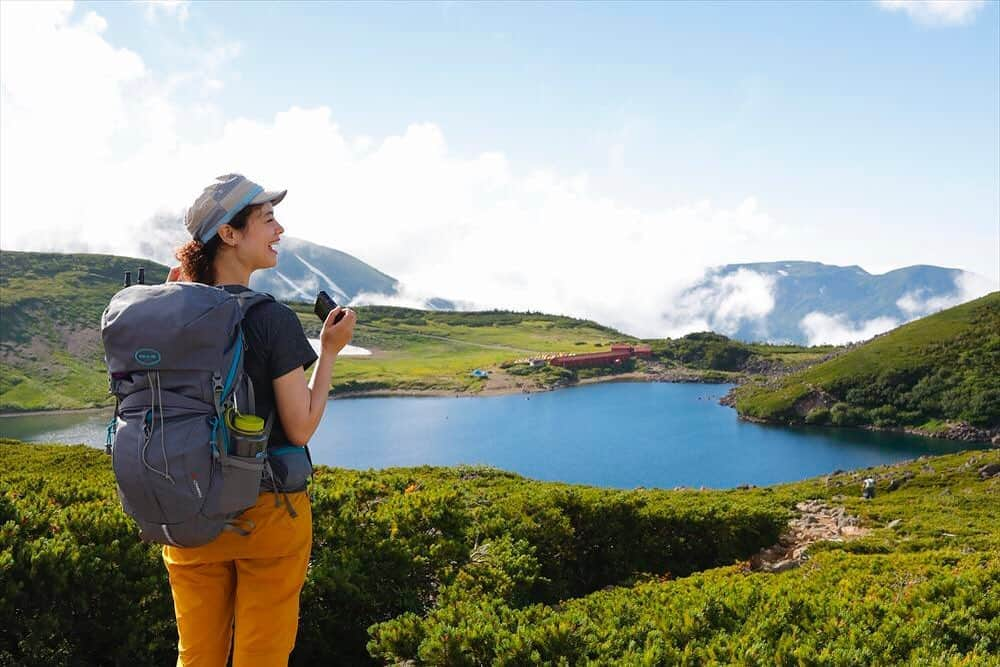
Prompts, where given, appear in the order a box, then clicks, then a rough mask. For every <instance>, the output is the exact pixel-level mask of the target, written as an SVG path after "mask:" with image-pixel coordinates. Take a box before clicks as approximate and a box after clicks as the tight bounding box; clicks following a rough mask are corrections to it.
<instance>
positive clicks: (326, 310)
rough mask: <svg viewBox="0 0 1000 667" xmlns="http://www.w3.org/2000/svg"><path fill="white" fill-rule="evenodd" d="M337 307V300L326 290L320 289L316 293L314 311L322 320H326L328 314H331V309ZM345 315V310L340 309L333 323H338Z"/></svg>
mask: <svg viewBox="0 0 1000 667" xmlns="http://www.w3.org/2000/svg"><path fill="white" fill-rule="evenodd" d="M336 307H337V302H336V301H334V300H333V297H331V296H330V295H329V294H327V293H326V292H323V291H320V293H319V294H317V295H316V304H315V305H314V306H313V312H314V313H316V317H318V318H319V319H320V321H322V322H326V316H327V315H329V314H330V311H331V310H333V309H334V308H336ZM342 317H344V311H340V312H339V313H338V314H337V317H335V318H334V319H333V323H334V324H336V323H337V322H339V321H340V320H341V318H342Z"/></svg>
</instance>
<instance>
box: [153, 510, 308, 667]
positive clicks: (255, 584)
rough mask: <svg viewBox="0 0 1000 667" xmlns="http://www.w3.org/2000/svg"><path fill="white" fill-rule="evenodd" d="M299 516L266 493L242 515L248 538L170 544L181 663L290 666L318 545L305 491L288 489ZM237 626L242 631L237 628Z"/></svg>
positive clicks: (185, 666)
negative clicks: (308, 574) (249, 525)
mask: <svg viewBox="0 0 1000 667" xmlns="http://www.w3.org/2000/svg"><path fill="white" fill-rule="evenodd" d="M288 499H289V501H290V502H291V503H292V506H293V507H294V508H295V511H296V513H297V514H298V516H296V517H294V518H293V517H292V516H291V515H290V514H289V512H288V510H287V509H286V508H285V503H284V502H283V499H282V503H281V506H280V507H275V500H274V494H272V493H261V495H260V496H259V497H258V499H257V504H256V505H254V506H253V507H252V508H250V509H249V510H247V511H246V512H244V513H243V514H242V515H241V517H240V518H241V519H250V520H251V521H253V522H254V528H253V530H252V531H251V532H250V534H249V535H246V536H243V535H238V534H236V533H231V532H224V533H222V534H221V535H220V536H219V537H218V538H217V539H216V540H215V541H213V542H211V543H209V544H206V545H204V546H201V547H194V548H179V547H169V546H165V547H163V563H164V564H165V565H166V566H167V573H168V574H169V575H170V588H171V590H172V591H173V594H174V612H175V613H176V615H177V633H178V635H179V640H178V642H177V653H178V656H177V665H178V667H225V665H226V662H227V659H228V657H229V648H230V645H232V646H233V667H251V666H252V667H271V666H272V665H283V666H284V665H287V664H288V655H289V653H291V651H292V647H294V646H295V633H296V630H297V629H298V623H299V592H300V591H301V590H302V584H303V582H304V581H305V577H306V567H307V566H308V564H309V550H310V549H311V547H312V512H311V508H310V506H309V497H308V495H307V494H306V492H305V491H303V492H301V493H289V494H288ZM234 624H235V632H234Z"/></svg>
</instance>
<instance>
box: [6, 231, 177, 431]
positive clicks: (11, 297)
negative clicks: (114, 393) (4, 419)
mask: <svg viewBox="0 0 1000 667" xmlns="http://www.w3.org/2000/svg"><path fill="white" fill-rule="evenodd" d="M140 266H143V267H145V268H146V281H147V282H162V281H163V280H165V279H166V277H167V267H165V266H162V265H160V264H156V263H155V262H150V261H148V260H142V259H135V258H130V257H116V256H113V255H83V254H58V253H34V252H12V251H8V250H4V251H3V252H2V253H0V363H2V365H3V372H2V373H0V410H2V411H18V410H56V409H73V408H87V407H94V406H98V405H107V404H109V401H108V380H107V369H106V367H105V365H104V352H103V348H102V346H101V336H100V325H101V313H103V312H104V308H105V307H106V306H107V305H108V301H109V300H110V299H111V297H112V295H114V293H115V292H116V291H118V290H119V289H121V285H122V277H123V276H124V274H125V271H132V277H133V280H135V279H136V276H137V273H138V271H137V270H138V267H140Z"/></svg>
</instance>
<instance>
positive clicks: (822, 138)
mask: <svg viewBox="0 0 1000 667" xmlns="http://www.w3.org/2000/svg"><path fill="white" fill-rule="evenodd" d="M85 6H86V7H91V6H92V7H93V8H94V9H96V10H97V11H98V12H99V13H101V14H102V15H104V16H106V17H107V18H108V23H109V28H108V31H107V33H106V34H107V37H108V38H109V40H111V41H114V42H116V43H119V44H121V45H124V46H127V47H129V48H132V49H134V50H136V51H138V52H140V53H142V55H143V57H144V58H145V59H146V61H147V63H148V64H149V65H150V67H152V68H154V69H160V70H162V71H165V72H166V71H169V70H170V69H171V68H172V67H174V66H175V65H176V63H177V61H178V53H177V51H178V50H179V47H181V45H183V44H184V42H185V41H188V40H189V41H190V42H191V43H193V44H198V45H204V44H206V43H212V40H213V38H216V39H220V40H221V42H223V43H224V42H225V41H227V40H229V41H232V40H235V41H238V42H239V43H240V44H241V51H240V54H239V56H238V57H235V58H233V60H232V61H231V62H230V63H228V66H227V69H228V70H229V74H230V75H236V76H237V77H238V78H237V80H236V81H234V82H233V83H229V84H227V86H226V87H225V89H224V90H223V91H222V93H221V94H220V95H219V97H218V102H219V104H220V105H221V106H222V107H223V109H224V110H225V112H226V115H227V116H235V115H241V116H246V117H249V118H254V119H258V120H266V119H267V118H269V117H271V116H273V114H274V113H275V112H276V111H279V110H282V109H286V108H288V107H290V106H293V105H298V106H304V107H310V106H319V105H327V106H329V107H331V109H332V110H333V113H334V116H335V117H336V119H337V121H338V123H339V124H341V125H342V127H343V128H344V129H345V130H346V131H348V132H349V133H351V134H362V135H370V136H383V135H388V134H391V133H394V132H398V131H399V130H400V128H402V127H405V126H406V125H407V124H409V123H412V122H433V123H437V124H439V125H440V126H441V127H442V128H445V131H446V133H447V137H448V142H449V146H450V147H451V148H452V149H453V150H455V151H457V152H460V153H466V154H470V155H471V154H476V153H479V152H481V151H484V150H491V149H500V150H503V151H504V152H505V153H506V154H507V155H508V157H509V158H510V159H511V160H512V161H513V162H514V163H523V164H525V165H534V164H544V165H552V166H556V167H558V168H560V169H564V170H569V171H573V170H579V169H586V170H587V171H589V172H591V173H593V174H595V175H597V174H600V175H601V177H602V178H607V179H608V181H609V182H608V183H607V187H609V189H611V190H612V191H613V192H614V193H619V192H620V193H622V194H623V195H628V196H630V197H632V196H640V197H642V198H643V201H645V200H646V198H648V199H649V200H650V201H654V202H655V201H658V200H659V199H661V198H663V199H668V200H669V199H671V198H675V199H676V198H680V199H684V198H689V197H691V196H695V197H698V196H707V197H716V196H718V195H719V193H720V192H722V193H724V194H731V195H732V196H733V197H740V196H742V194H743V193H746V192H752V193H756V194H757V196H758V197H759V198H761V199H762V200H766V201H773V202H775V203H776V204H785V205H788V206H789V207H790V210H791V211H795V212H796V213H808V211H809V209H810V207H811V206H812V205H813V204H814V203H815V202H824V203H826V204H828V205H836V206H846V207H849V208H858V207H864V208H873V209H880V210H882V211H885V212H886V213H888V214H889V215H890V217H891V218H892V219H896V218H900V217H907V218H912V219H914V220H915V221H929V219H930V218H932V217H933V218H936V217H938V216H941V215H942V214H944V213H946V212H947V213H949V216H948V217H964V218H967V222H966V224H970V225H976V224H977V223H978V224H979V225H982V224H983V223H984V222H985V223H989V225H988V227H989V231H995V223H996V221H997V217H998V215H997V214H998V210H997V164H998V161H1000V155H998V144H1000V135H998V131H1000V128H998V126H1000V118H998V113H1000V87H998V81H1000V29H998V25H1000V20H998V12H997V4H996V3H990V4H988V5H986V6H985V7H984V8H983V9H982V10H981V11H980V12H979V13H978V14H977V15H976V17H975V20H974V21H972V22H971V24H970V25H962V26H956V27H927V26H923V25H920V24H917V23H915V22H913V21H912V20H908V19H907V18H906V17H905V16H902V15H900V14H897V13H891V12H887V11H885V10H882V9H880V8H879V7H878V6H876V5H874V4H871V3H864V2H853V3H851V2H844V3H807V2H802V3H795V2H775V3H750V2H728V3H683V2H670V3H646V2H644V3H634V4H629V3H610V4H598V3H583V4H576V5H568V4H566V3H556V4H537V5H535V4H526V3H486V4H461V3H420V4H403V3H388V4H379V3H367V2H366V3H354V4H344V5H341V4H321V3H313V2H309V3H285V4H281V5H272V4H268V3H262V2H253V3H244V4H238V5H236V6H234V4H233V3H199V4H194V5H192V6H191V7H190V9H189V12H190V16H189V18H188V19H187V20H186V21H184V23H183V24H181V23H179V22H170V21H168V20H166V17H161V19H160V20H158V21H156V22H153V23H151V22H149V21H148V20H146V19H145V18H144V12H143V11H142V10H141V8H139V7H136V6H134V5H130V4H126V3H117V2H116V3H92V4H91V3H87V4H86V5H85ZM82 8H83V7H81V9H82ZM150 47H152V48H150ZM615 144H622V145H623V151H622V153H621V155H622V158H621V160H620V163H616V162H615V160H614V159H613V158H612V157H611V155H610V154H609V153H610V151H611V147H612V146H614V145H615ZM616 165H617V166H620V167H622V168H621V169H619V170H617V171H620V172H622V173H614V172H615V171H616V170H615V169H614V168H613V167H614V166H616ZM956 172H957V173H956ZM957 176H958V177H960V178H956V177H957ZM956 181H961V182H960V183H959V182H956ZM915 191H916V192H915ZM934 191H936V192H934ZM834 192H836V193H837V194H836V196H834V197H831V193H834ZM956 199H971V200H973V201H968V202H967V203H966V205H963V206H962V207H961V208H960V209H959V211H960V213H959V216H953V215H951V214H952V213H953V212H955V211H954V207H955V205H956ZM953 222H959V221H957V220H953ZM959 224H961V223H959Z"/></svg>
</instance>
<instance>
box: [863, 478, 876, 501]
mask: <svg viewBox="0 0 1000 667" xmlns="http://www.w3.org/2000/svg"><path fill="white" fill-rule="evenodd" d="M861 495H862V496H864V498H865V500H871V499H872V498H874V497H875V479H874V478H872V477H866V478H865V481H864V483H863V484H862V486H861Z"/></svg>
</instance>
